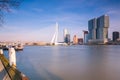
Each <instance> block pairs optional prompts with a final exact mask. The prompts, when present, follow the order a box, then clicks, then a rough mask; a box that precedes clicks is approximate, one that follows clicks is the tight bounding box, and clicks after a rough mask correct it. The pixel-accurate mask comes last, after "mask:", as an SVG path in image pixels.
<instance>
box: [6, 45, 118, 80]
mask: <svg viewBox="0 0 120 80" xmlns="http://www.w3.org/2000/svg"><path fill="white" fill-rule="evenodd" d="M5 54H7V52H5ZM16 54H17V55H16V56H17V68H18V69H19V70H20V71H21V72H23V73H24V74H26V75H27V76H28V77H29V78H30V80H120V46H119V45H109V46H108V45H92V46H88V45H79V46H26V47H25V48H24V50H23V51H20V52H16Z"/></svg>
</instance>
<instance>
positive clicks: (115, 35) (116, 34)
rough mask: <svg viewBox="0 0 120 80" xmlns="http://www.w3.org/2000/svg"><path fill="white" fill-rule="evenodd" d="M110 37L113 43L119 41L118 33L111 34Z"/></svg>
mask: <svg viewBox="0 0 120 80" xmlns="http://www.w3.org/2000/svg"><path fill="white" fill-rule="evenodd" d="M112 37H113V41H117V39H119V32H117V31H115V32H113V34H112Z"/></svg>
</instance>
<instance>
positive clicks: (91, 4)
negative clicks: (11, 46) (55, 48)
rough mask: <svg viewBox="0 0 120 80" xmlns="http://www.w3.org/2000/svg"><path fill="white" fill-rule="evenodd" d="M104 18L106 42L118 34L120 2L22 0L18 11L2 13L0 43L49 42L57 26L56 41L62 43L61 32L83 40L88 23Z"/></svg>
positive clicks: (119, 28) (101, 0) (13, 9)
mask: <svg viewBox="0 0 120 80" xmlns="http://www.w3.org/2000/svg"><path fill="white" fill-rule="evenodd" d="M104 14H107V15H108V16H109V17H110V26H109V38H111V36H112V32H113V31H120V0H89V1H88V0H24V1H23V2H22V3H21V5H20V7H19V8H17V9H15V8H11V9H10V12H5V13H4V18H5V19H4V21H5V22H4V24H3V26H1V27H0V37H1V38H0V41H46V42H50V41H51V39H52V36H53V34H54V32H55V24H56V22H58V24H59V38H58V41H63V29H65V28H66V29H68V31H69V33H70V35H71V40H72V38H73V36H74V35H77V36H78V37H79V38H82V37H83V33H82V31H83V30H88V20H90V19H92V18H95V17H99V16H101V15H104Z"/></svg>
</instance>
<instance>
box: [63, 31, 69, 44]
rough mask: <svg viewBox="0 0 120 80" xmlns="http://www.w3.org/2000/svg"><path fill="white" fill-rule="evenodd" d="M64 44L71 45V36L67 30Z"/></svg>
mask: <svg viewBox="0 0 120 80" xmlns="http://www.w3.org/2000/svg"><path fill="white" fill-rule="evenodd" d="M64 42H65V43H67V44H70V34H69V32H68V30H67V29H64Z"/></svg>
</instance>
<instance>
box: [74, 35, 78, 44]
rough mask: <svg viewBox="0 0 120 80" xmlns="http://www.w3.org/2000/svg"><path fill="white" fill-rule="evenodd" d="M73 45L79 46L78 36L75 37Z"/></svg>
mask: <svg viewBox="0 0 120 80" xmlns="http://www.w3.org/2000/svg"><path fill="white" fill-rule="evenodd" d="M73 44H78V38H77V36H76V35H74V37H73Z"/></svg>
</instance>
